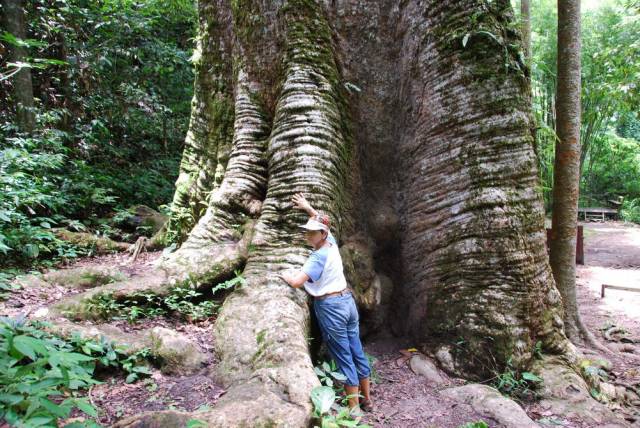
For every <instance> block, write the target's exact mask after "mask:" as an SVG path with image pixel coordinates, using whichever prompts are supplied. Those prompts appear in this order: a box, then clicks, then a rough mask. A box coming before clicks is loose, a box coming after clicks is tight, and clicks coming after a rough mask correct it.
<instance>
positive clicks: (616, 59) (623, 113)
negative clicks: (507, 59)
mask: <svg viewBox="0 0 640 428" xmlns="http://www.w3.org/2000/svg"><path fill="white" fill-rule="evenodd" d="M531 11H532V47H533V58H532V61H531V63H532V89H533V107H534V112H535V116H536V122H537V129H538V132H537V135H536V152H537V154H538V160H539V171H540V178H541V184H542V192H543V195H544V200H545V207H546V209H547V210H550V209H551V188H552V186H553V163H554V153H555V142H556V136H555V132H554V129H555V125H556V124H555V102H554V99H555V93H556V65H557V46H556V44H557V8H556V2H555V1H554V0H535V1H533V3H532V5H531ZM639 17H640V16H639V15H638V10H637V9H635V8H633V7H632V5H630V4H628V2H625V1H623V0H603V1H601V2H599V4H598V7H595V8H590V9H586V10H584V11H583V13H582V96H581V99H582V113H581V132H580V133H581V138H580V140H581V141H580V142H581V149H582V153H581V159H580V161H581V181H580V197H581V201H580V203H581V204H582V205H598V206H608V204H609V203H608V201H609V200H612V199H617V197H618V196H624V197H626V198H627V199H636V198H639V197H640V193H639V191H640V189H638V186H640V182H639V180H638V179H637V177H638V168H640V157H638V153H639V152H638V149H637V147H631V146H633V144H635V145H636V146H637V143H638V137H639V136H640V133H638V132H637V131H638V129H640V126H638V121H637V109H638V99H640V98H639V97H638V88H639V87H638V84H637V82H638V79H639V78H640V62H639V61H634V60H630V59H631V58H637V57H638V55H639V54H640V44H639V43H638V39H637V34H638V33H639V32H640V19H639ZM621 137H622V138H623V139H625V138H626V139H627V141H633V142H634V143H633V144H632V143H629V142H626V143H623V142H621V141H620V138H621ZM623 146H626V147H623Z"/></svg>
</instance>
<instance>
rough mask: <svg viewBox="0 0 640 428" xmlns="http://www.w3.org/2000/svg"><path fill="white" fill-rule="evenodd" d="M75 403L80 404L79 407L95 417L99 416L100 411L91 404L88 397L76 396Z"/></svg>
mask: <svg viewBox="0 0 640 428" xmlns="http://www.w3.org/2000/svg"><path fill="white" fill-rule="evenodd" d="M74 402H75V405H76V406H78V409H80V410H82V411H83V412H85V413H86V414H87V415H89V416H93V417H94V418H97V417H98V411H97V410H96V408H95V407H93V406H92V405H91V404H89V401H87V399H86V398H76V399H75V400H74Z"/></svg>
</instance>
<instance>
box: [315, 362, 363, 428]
mask: <svg viewBox="0 0 640 428" xmlns="http://www.w3.org/2000/svg"><path fill="white" fill-rule="evenodd" d="M313 370H314V371H315V373H316V375H317V376H318V379H320V383H322V384H323V386H318V387H315V388H314V389H313V390H312V391H311V401H312V403H313V408H314V410H313V416H314V418H316V419H317V420H318V421H319V422H320V426H319V427H318V426H317V425H314V427H315V428H338V427H362V428H364V427H368V426H369V425H364V424H360V422H359V419H357V418H354V416H355V414H354V413H353V412H352V411H351V410H350V409H349V407H348V406H347V401H348V399H349V398H350V397H349V396H347V397H344V398H343V399H342V400H341V403H340V404H338V403H337V402H336V400H337V398H338V396H339V395H340V394H341V393H342V392H343V391H344V387H343V386H342V382H344V381H345V380H347V378H346V376H344V375H343V374H342V373H340V372H339V371H338V369H337V367H336V364H335V362H334V361H331V362H326V361H323V362H322V363H320V364H318V365H317V366H315V367H314V368H313ZM336 381H338V382H336Z"/></svg>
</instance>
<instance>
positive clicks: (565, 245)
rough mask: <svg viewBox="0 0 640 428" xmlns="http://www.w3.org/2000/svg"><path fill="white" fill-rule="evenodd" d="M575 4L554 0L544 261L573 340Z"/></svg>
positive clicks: (574, 1)
mask: <svg viewBox="0 0 640 428" xmlns="http://www.w3.org/2000/svg"><path fill="white" fill-rule="evenodd" d="M580 88H581V82H580V0H558V84H557V92H556V134H557V136H558V140H557V141H556V155H555V163H554V174H553V219H552V229H553V231H552V234H551V245H550V247H551V253H550V262H551V268H552V269H553V276H554V278H555V280H556V284H557V286H558V290H560V293H561V294H562V302H563V305H564V311H565V313H564V319H565V331H566V333H567V335H568V336H569V337H570V338H572V339H575V338H577V337H578V336H579V324H580V320H579V313H578V303H577V299H576V226H577V217H578V194H579V190H580V186H579V185H580Z"/></svg>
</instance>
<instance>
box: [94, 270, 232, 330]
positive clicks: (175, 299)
mask: <svg viewBox="0 0 640 428" xmlns="http://www.w3.org/2000/svg"><path fill="white" fill-rule="evenodd" d="M244 282H245V279H244V278H243V277H242V275H241V273H240V272H239V271H236V276H235V277H233V278H231V279H229V280H227V281H223V282H220V283H219V284H217V285H216V286H215V287H213V288H212V289H211V291H210V292H209V295H210V296H211V297H210V299H209V300H204V301H199V300H200V299H202V297H203V296H204V294H203V293H201V292H199V291H196V290H194V289H193V288H190V287H189V286H182V287H174V288H173V289H171V291H170V292H169V294H168V295H167V296H158V295H157V294H154V293H136V294H133V295H131V296H129V297H128V298H127V299H126V300H124V301H122V302H119V301H117V300H116V299H115V298H114V297H113V295H112V294H110V293H99V294H97V295H95V296H93V297H92V298H91V299H90V300H89V301H88V302H87V309H88V311H90V312H92V313H95V314H98V315H99V316H100V317H101V318H116V319H117V318H124V319H127V320H128V321H129V322H135V321H136V320H137V319H140V318H153V317H157V316H163V315H167V314H174V315H177V316H179V317H181V318H184V319H186V320H187V321H189V322H193V321H200V320H204V319H207V318H210V317H212V316H214V315H215V314H216V313H217V312H218V309H219V308H220V303H219V302H218V301H217V300H211V298H215V299H219V298H220V297H221V295H222V293H223V292H227V291H229V290H231V289H233V288H234V287H236V286H237V285H239V284H244Z"/></svg>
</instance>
